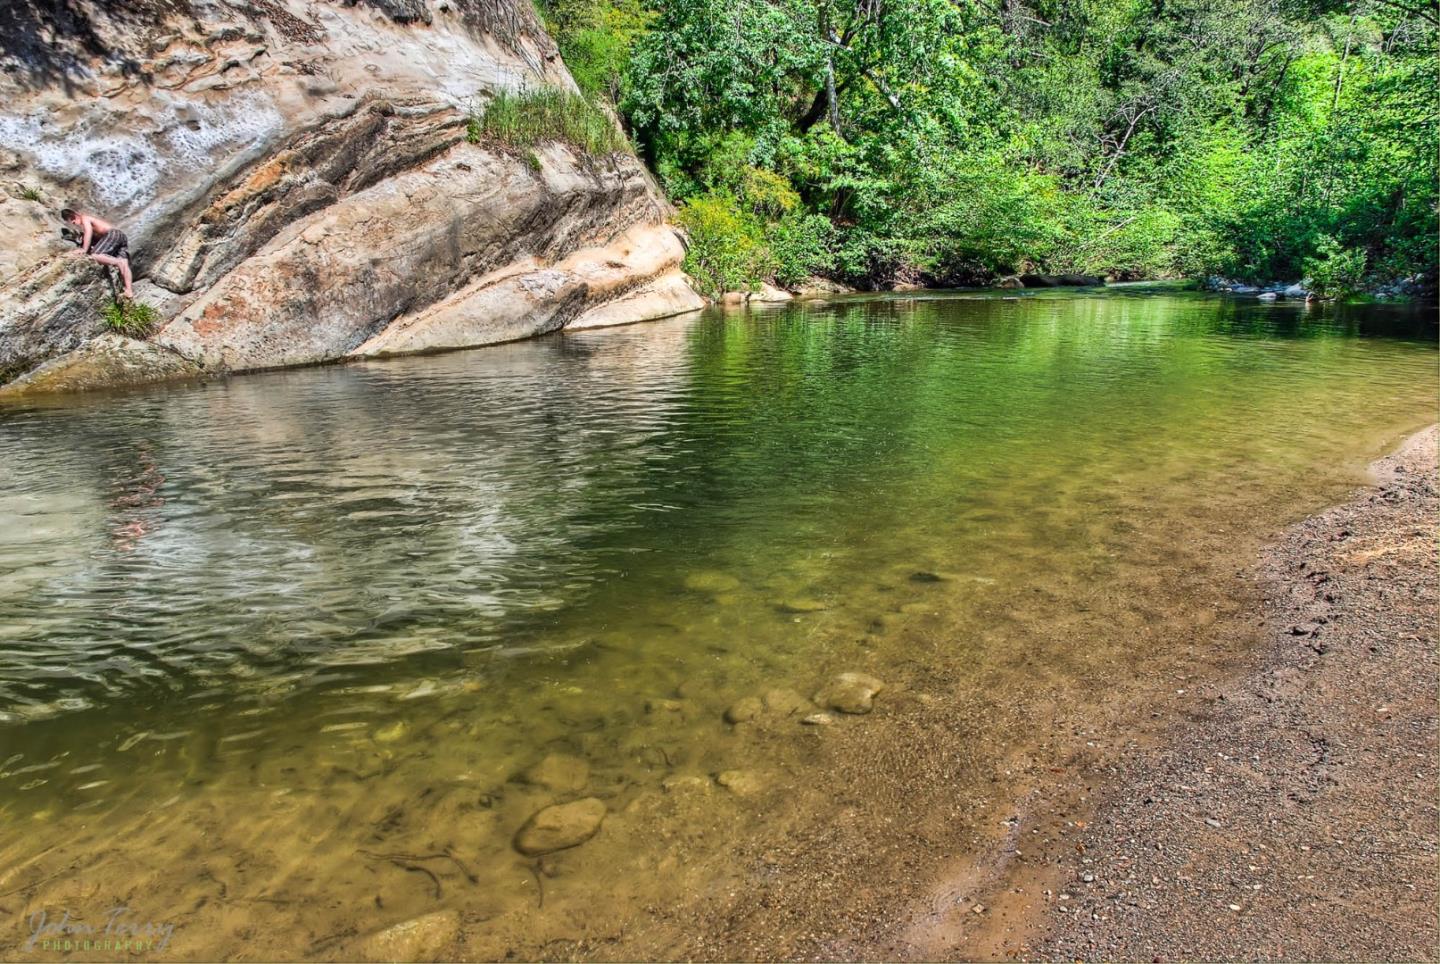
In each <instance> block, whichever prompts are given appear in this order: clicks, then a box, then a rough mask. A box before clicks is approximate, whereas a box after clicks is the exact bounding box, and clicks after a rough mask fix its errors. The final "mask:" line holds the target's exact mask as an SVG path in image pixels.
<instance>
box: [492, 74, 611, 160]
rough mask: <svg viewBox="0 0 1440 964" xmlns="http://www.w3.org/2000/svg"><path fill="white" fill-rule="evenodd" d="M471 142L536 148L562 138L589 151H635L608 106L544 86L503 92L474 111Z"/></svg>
mask: <svg viewBox="0 0 1440 964" xmlns="http://www.w3.org/2000/svg"><path fill="white" fill-rule="evenodd" d="M467 133H468V137H469V140H470V143H472V144H476V143H479V142H480V141H481V140H484V139H486V138H494V139H495V140H497V141H500V142H502V143H504V144H509V145H510V146H511V147H524V148H533V147H536V146H538V145H540V144H543V143H545V142H547V141H563V142H564V143H566V144H569V145H571V146H572V147H575V148H578V149H579V150H581V151H584V152H585V153H587V154H594V155H602V156H603V155H606V154H615V153H619V152H624V153H627V154H630V153H634V149H633V148H632V147H631V146H630V141H629V140H628V139H627V138H626V137H625V135H624V134H623V133H622V132H621V131H620V128H619V127H617V126H616V124H615V121H614V120H613V119H612V118H611V117H610V115H609V114H607V113H605V111H604V110H602V109H601V108H599V107H597V106H596V105H595V104H594V103H592V102H591V101H590V100H588V99H586V98H585V97H584V96H582V95H580V94H572V93H570V92H569V91H565V90H558V89H556V88H553V87H545V88H541V89H539V90H525V91H520V92H519V93H511V92H508V91H501V92H500V93H498V94H496V95H495V97H494V99H493V100H491V101H490V102H489V103H488V104H486V105H485V107H484V109H483V110H482V111H481V112H479V113H473V114H471V115H470V124H469V127H468V131H467Z"/></svg>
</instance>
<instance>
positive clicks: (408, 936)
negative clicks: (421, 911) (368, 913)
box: [355, 910, 460, 961]
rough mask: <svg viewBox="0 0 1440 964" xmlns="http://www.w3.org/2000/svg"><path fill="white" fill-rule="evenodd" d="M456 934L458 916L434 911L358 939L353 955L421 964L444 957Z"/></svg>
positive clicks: (453, 912)
mask: <svg viewBox="0 0 1440 964" xmlns="http://www.w3.org/2000/svg"><path fill="white" fill-rule="evenodd" d="M459 933H460V916H459V915H458V914H456V913H455V911H453V910H441V911H436V912H435V913H433V914H426V915H425V916H424V917H416V918H413V919H411V920H407V921H402V922H400V923H399V924H395V925H394V926H392V927H387V928H385V929H384V930H382V931H376V932H375V933H374V934H371V935H370V936H368V937H365V938H362V939H361V940H360V943H359V944H358V945H357V946H356V948H355V950H356V954H355V956H356V957H357V958H359V959H361V960H369V961H422V960H437V959H441V958H445V957H447V956H448V955H447V954H446V953H445V950H446V948H448V947H449V946H450V945H451V944H452V943H453V942H454V940H455V938H456V936H457V935H458V934H459Z"/></svg>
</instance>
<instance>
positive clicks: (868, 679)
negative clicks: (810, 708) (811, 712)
mask: <svg viewBox="0 0 1440 964" xmlns="http://www.w3.org/2000/svg"><path fill="white" fill-rule="evenodd" d="M884 688H885V684H884V683H882V682H881V681H880V680H878V679H876V678H875V677H873V676H867V675H866V674H865V673H841V674H840V675H839V676H837V677H835V678H834V679H833V680H831V681H830V682H829V683H827V684H826V685H825V687H824V688H823V689H821V690H820V692H818V693H816V694H815V702H816V703H819V704H820V705H821V706H824V707H828V708H829V709H832V710H839V711H840V712H841V713H869V712H870V711H871V710H872V709H873V708H874V703H873V701H874V699H875V694H876V693H878V692H880V691H881V690H882V689H884Z"/></svg>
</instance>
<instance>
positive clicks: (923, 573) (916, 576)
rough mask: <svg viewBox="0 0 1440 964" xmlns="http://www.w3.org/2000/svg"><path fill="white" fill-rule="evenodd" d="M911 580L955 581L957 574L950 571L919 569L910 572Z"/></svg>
mask: <svg viewBox="0 0 1440 964" xmlns="http://www.w3.org/2000/svg"><path fill="white" fill-rule="evenodd" d="M910 581H911V582H954V581H955V576H954V575H953V574H951V573H948V572H937V571H935V570H932V569H917V570H916V571H915V572H912V573H911V574H910Z"/></svg>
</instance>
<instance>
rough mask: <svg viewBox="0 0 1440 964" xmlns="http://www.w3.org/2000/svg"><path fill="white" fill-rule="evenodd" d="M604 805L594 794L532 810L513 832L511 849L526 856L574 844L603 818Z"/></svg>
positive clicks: (591, 832)
mask: <svg viewBox="0 0 1440 964" xmlns="http://www.w3.org/2000/svg"><path fill="white" fill-rule="evenodd" d="M605 812H606V811H605V804H604V802H602V801H601V800H598V799H596V798H595V797H586V798H585V799H583V800H576V801H574V802H572V803H559V804H556V805H554V806H551V807H546V808H545V809H543V810H540V811H538V812H537V813H535V814H534V815H533V816H531V818H530V819H529V820H527V821H525V825H524V826H523V827H521V828H520V829H519V830H518V831H516V833H515V849H516V850H518V851H520V852H521V853H522V854H524V855H525V856H527V857H538V856H540V855H541V854H549V853H554V852H555V851H557V850H566V849H568V848H570V847H578V846H579V845H580V844H582V843H584V842H585V841H587V840H589V839H590V838H591V837H593V836H595V834H596V833H597V832H599V830H600V824H601V823H603V822H604V821H605Z"/></svg>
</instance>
